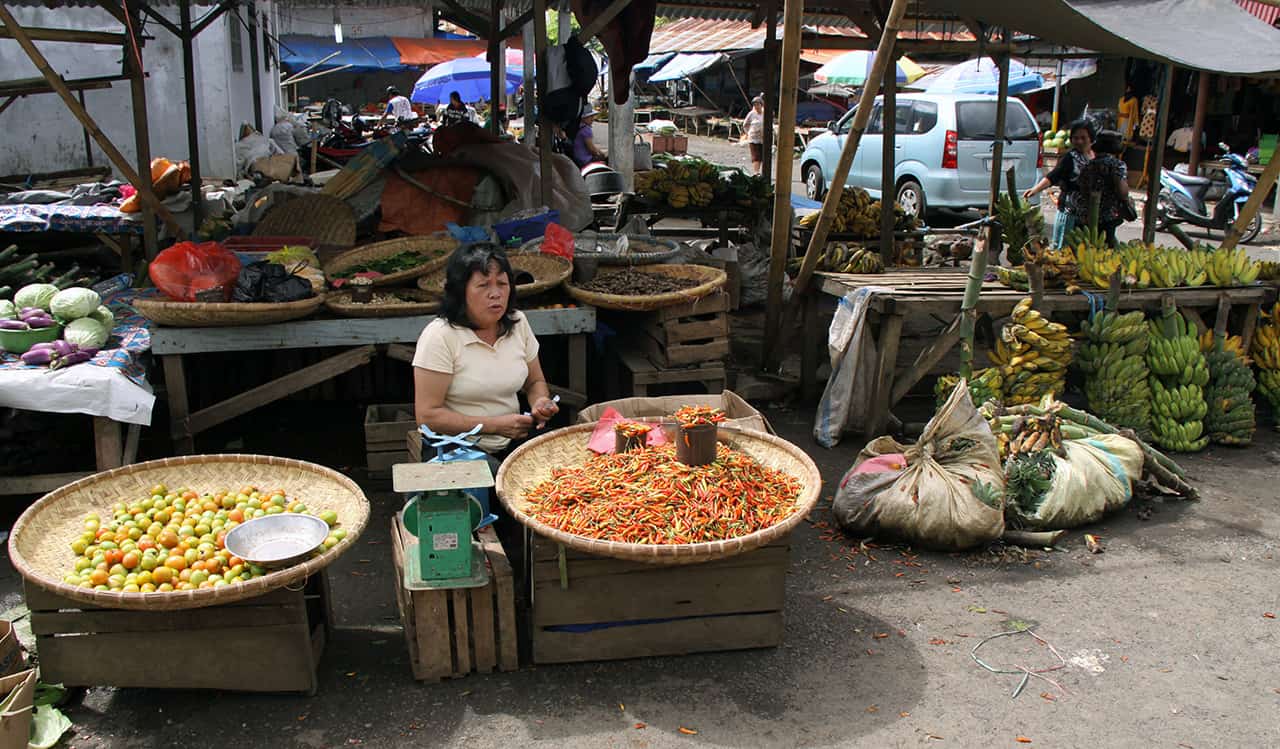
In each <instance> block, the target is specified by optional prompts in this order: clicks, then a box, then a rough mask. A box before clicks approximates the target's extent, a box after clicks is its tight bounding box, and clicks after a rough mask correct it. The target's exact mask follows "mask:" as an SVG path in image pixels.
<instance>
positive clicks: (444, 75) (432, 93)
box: [409, 57, 524, 104]
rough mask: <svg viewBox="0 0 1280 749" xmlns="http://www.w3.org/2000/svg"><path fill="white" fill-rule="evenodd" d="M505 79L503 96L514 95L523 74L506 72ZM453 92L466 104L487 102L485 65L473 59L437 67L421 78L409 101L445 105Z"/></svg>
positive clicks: (515, 71) (482, 61) (510, 69)
mask: <svg viewBox="0 0 1280 749" xmlns="http://www.w3.org/2000/svg"><path fill="white" fill-rule="evenodd" d="M506 77H507V81H506V88H505V92H506V93H508V94H514V93H515V92H516V89H518V88H519V87H520V84H521V83H523V82H524V71H522V70H518V69H515V68H507V76H506ZM454 91H457V92H458V95H459V96H460V97H462V101H464V102H466V103H471V102H475V101H488V100H489V63H487V62H485V61H484V60H478V59H476V58H474V57H464V58H462V59H460V60H450V61H449V62H446V63H441V64H439V65H437V66H435V67H434V68H432V69H430V70H428V71H427V72H426V73H423V74H422V77H421V78H419V79H418V82H417V83H415V84H413V95H412V96H410V97H409V98H410V100H411V101H414V102H417V103H418V104H448V103H449V94H451V93H453V92H454Z"/></svg>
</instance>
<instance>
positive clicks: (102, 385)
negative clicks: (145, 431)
mask: <svg viewBox="0 0 1280 749" xmlns="http://www.w3.org/2000/svg"><path fill="white" fill-rule="evenodd" d="M155 402H156V396H155V394H154V393H152V392H151V388H149V387H143V386H141V385H138V384H137V383H135V382H133V381H132V380H130V379H129V378H128V377H125V376H124V375H123V374H122V373H121V372H120V370H119V369H115V368H112V367H98V366H93V365H90V364H78V365H76V366H73V367H67V368H66V369H58V370H48V369H2V370H0V406H8V407H11V408H21V409H25V410H28V411H46V412H50V413H73V414H88V415H89V416H105V417H107V418H108V419H111V420H113V421H118V422H121V423H125V424H141V425H142V426H149V425H150V424H151V409H152V407H154V406H155Z"/></svg>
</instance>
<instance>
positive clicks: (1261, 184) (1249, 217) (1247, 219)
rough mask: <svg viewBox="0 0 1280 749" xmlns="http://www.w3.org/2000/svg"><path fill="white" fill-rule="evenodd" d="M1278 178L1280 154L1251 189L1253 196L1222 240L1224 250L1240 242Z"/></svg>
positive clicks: (1278, 198) (1277, 198)
mask: <svg viewBox="0 0 1280 749" xmlns="http://www.w3.org/2000/svg"><path fill="white" fill-rule="evenodd" d="M1278 176H1280V154H1276V155H1274V156H1272V157H1271V161H1270V162H1269V163H1268V164H1267V168H1266V169H1264V170H1262V175H1261V176H1260V177H1258V184H1257V186H1255V187H1254V188H1253V194H1252V195H1250V196H1249V200H1248V201H1247V202H1246V203H1245V204H1244V208H1241V209H1240V215H1239V216H1237V217H1236V223H1235V225H1234V226H1232V227H1231V231H1230V232H1229V233H1228V234H1227V236H1226V238H1225V239H1223V240H1222V246H1223V247H1224V248H1225V249H1228V250H1230V249H1233V248H1235V246H1236V244H1238V243H1239V242H1240V237H1242V236H1244V230H1245V228H1246V227H1248V226H1249V224H1250V223H1251V222H1252V221H1253V217H1254V216H1256V215H1258V211H1260V210H1262V201H1263V200H1264V199H1265V198H1266V197H1267V193H1269V192H1271V186H1272V185H1274V184H1275V183H1276V178H1277V177H1278ZM1276 203H1277V204H1278V205H1280V193H1277V194H1276Z"/></svg>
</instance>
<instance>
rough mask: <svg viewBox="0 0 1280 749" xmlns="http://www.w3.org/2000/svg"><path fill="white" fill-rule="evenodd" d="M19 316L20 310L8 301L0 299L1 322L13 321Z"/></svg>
mask: <svg viewBox="0 0 1280 749" xmlns="http://www.w3.org/2000/svg"><path fill="white" fill-rule="evenodd" d="M17 316H18V308H17V307H16V306H15V305H14V303H13V302H11V301H9V300H8V299H0V320H12V319H14V318H16V317H17Z"/></svg>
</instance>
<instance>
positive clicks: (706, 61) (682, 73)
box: [649, 52, 725, 83]
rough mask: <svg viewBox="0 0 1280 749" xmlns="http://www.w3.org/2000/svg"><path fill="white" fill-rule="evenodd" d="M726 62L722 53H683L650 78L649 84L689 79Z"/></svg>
mask: <svg viewBox="0 0 1280 749" xmlns="http://www.w3.org/2000/svg"><path fill="white" fill-rule="evenodd" d="M724 60H725V56H724V54H723V53H721V52H698V53H693V54H688V53H683V52H682V53H681V54H678V55H676V56H675V57H674V58H672V59H671V60H669V61H668V62H667V64H666V65H663V66H662V68H661V69H659V70H658V72H656V73H654V74H653V75H651V76H649V82H650V83H661V82H663V81H675V80H679V79H681V78H688V77H689V76H691V75H696V74H698V73H701V72H702V71H704V70H706V69H707V68H710V67H714V66H716V65H719V64H720V63H721V62H723V61H724Z"/></svg>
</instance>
